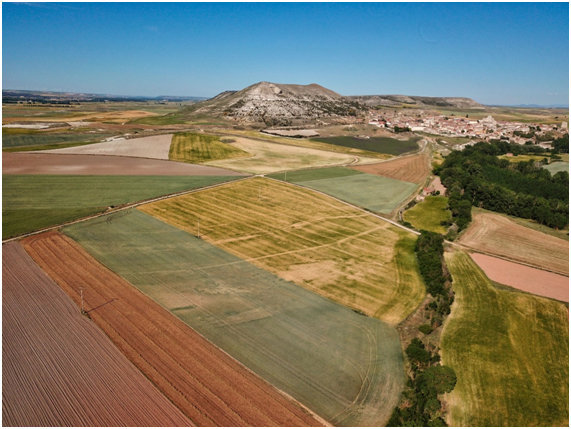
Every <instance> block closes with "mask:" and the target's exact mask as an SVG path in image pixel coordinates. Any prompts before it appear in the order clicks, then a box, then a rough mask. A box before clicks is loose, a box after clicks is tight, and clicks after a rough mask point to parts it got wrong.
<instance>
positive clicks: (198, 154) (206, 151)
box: [169, 133, 249, 164]
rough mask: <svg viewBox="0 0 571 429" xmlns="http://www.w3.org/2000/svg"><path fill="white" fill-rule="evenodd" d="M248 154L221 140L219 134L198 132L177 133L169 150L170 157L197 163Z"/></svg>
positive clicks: (175, 159) (241, 156)
mask: <svg viewBox="0 0 571 429" xmlns="http://www.w3.org/2000/svg"><path fill="white" fill-rule="evenodd" d="M247 156H249V154H248V152H245V151H243V150H241V149H239V148H237V147H234V146H231V145H229V144H227V143H224V142H222V141H220V139H219V137H217V136H210V135H207V134H198V133H177V134H175V135H174V136H173V139H172V143H171V146H170V151H169V159H171V160H173V161H182V162H189V163H195V164H200V163H203V162H207V161H215V160H217V159H228V158H243V157H247Z"/></svg>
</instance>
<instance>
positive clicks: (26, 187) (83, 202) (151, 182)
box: [2, 175, 236, 239]
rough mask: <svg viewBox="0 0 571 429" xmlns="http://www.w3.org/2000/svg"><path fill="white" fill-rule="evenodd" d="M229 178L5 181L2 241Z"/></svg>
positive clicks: (29, 178)
mask: <svg viewBox="0 0 571 429" xmlns="http://www.w3.org/2000/svg"><path fill="white" fill-rule="evenodd" d="M235 178H236V177H225V176H186V177H185V176H70V175H65V176H52V175H3V176H2V238H3V239H5V238H9V237H14V236H17V235H20V234H25V233H27V232H31V231H35V230H38V229H42V228H46V227H48V226H52V225H57V224H60V223H63V222H67V221H71V220H74V219H78V218H81V217H83V216H88V215H91V214H95V213H99V212H102V211H105V210H106V209H107V207H109V206H112V205H113V206H117V205H121V204H125V203H129V202H136V201H140V200H145V199H148V198H152V197H156V196H160V195H165V194H170V193H173V192H179V191H183V190H186V189H194V188H200V187H203V186H207V185H213V184H215V183H221V182H225V181H228V180H233V179H235Z"/></svg>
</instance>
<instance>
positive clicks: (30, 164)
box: [2, 152, 244, 176]
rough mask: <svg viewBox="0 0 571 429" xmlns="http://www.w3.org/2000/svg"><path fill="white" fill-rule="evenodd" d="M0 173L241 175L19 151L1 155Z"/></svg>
mask: <svg viewBox="0 0 571 429" xmlns="http://www.w3.org/2000/svg"><path fill="white" fill-rule="evenodd" d="M2 174H58V175H59V174H77V175H97V176H100V175H120V176H243V175H244V174H242V173H237V172H235V171H230V170H226V169H223V168H218V167H208V166H206V165H193V164H187V163H184V162H174V161H165V160H160V159H146V158H131V157H127V156H107V155H70V154H55V153H50V154H48V153H37V152H23V153H18V152H15V153H10V152H4V153H3V154H2Z"/></svg>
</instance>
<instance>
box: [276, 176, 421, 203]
mask: <svg viewBox="0 0 571 429" xmlns="http://www.w3.org/2000/svg"><path fill="white" fill-rule="evenodd" d="M270 177H273V178H276V179H279V180H284V179H286V180H287V181H288V182H293V183H298V184H300V185H303V186H306V187H308V188H311V189H315V190H316V191H321V192H324V193H326V194H328V195H331V196H333V197H335V198H339V199H340V200H343V201H347V202H348V203H351V204H354V205H356V206H359V207H363V208H365V209H367V210H371V211H373V212H378V213H387V214H388V213H391V212H392V211H393V210H395V209H396V208H397V207H398V206H399V205H400V204H401V203H402V202H403V201H404V200H405V199H406V198H408V197H409V196H410V195H411V194H412V193H413V192H414V191H415V190H416V188H417V185H416V184H414V183H409V182H404V181H402V180H396V179H391V178H389V177H383V176H377V175H375V174H368V173H362V172H360V171H356V170H351V169H349V168H343V167H333V168H321V169H312V170H301V171H292V172H288V173H287V176H286V175H285V173H276V174H272V175H270Z"/></svg>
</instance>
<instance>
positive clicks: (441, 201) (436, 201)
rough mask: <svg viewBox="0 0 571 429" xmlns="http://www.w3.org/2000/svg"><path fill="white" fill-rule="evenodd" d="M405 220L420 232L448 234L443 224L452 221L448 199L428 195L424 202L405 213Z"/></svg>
mask: <svg viewBox="0 0 571 429" xmlns="http://www.w3.org/2000/svg"><path fill="white" fill-rule="evenodd" d="M403 218H404V220H405V221H407V222H410V223H411V224H412V226H414V227H415V228H416V229H418V230H422V229H424V230H426V231H433V232H437V233H438V234H446V227H445V226H444V225H442V222H445V221H450V220H451V219H452V213H451V212H450V210H449V209H448V198H447V197H438V196H431V195H428V196H427V197H426V198H425V199H424V201H422V202H420V203H418V204H416V205H415V206H414V207H412V208H410V209H408V210H407V211H405V212H404V214H403Z"/></svg>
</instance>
